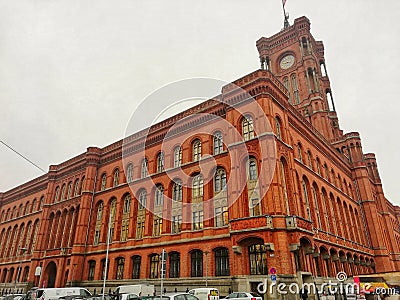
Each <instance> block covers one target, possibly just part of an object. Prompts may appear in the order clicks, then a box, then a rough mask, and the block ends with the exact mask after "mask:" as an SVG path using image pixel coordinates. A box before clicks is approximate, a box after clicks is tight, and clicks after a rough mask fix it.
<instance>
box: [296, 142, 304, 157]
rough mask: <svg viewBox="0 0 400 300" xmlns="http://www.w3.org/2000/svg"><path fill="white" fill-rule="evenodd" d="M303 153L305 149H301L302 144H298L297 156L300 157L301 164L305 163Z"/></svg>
mask: <svg viewBox="0 0 400 300" xmlns="http://www.w3.org/2000/svg"><path fill="white" fill-rule="evenodd" d="M302 152H303V149H302V147H301V144H300V143H298V144H297V156H298V158H299V160H300V162H303V154H302Z"/></svg>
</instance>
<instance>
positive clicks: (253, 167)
mask: <svg viewBox="0 0 400 300" xmlns="http://www.w3.org/2000/svg"><path fill="white" fill-rule="evenodd" d="M248 178H249V180H257V179H258V170H257V161H256V160H255V159H254V158H251V159H250V160H249V164H248Z"/></svg>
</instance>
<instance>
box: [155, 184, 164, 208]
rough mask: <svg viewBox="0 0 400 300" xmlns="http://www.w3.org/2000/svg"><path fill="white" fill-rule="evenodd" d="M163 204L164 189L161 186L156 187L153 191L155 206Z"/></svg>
mask: <svg viewBox="0 0 400 300" xmlns="http://www.w3.org/2000/svg"><path fill="white" fill-rule="evenodd" d="M163 202H164V187H163V186H162V185H161V184H158V185H157V186H156V191H155V202H154V205H155V206H162V205H163Z"/></svg>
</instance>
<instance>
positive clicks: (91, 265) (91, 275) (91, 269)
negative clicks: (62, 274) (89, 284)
mask: <svg viewBox="0 0 400 300" xmlns="http://www.w3.org/2000/svg"><path fill="white" fill-rule="evenodd" d="M95 267H96V262H95V261H93V260H91V261H90V262H89V275H88V280H94V269H95Z"/></svg>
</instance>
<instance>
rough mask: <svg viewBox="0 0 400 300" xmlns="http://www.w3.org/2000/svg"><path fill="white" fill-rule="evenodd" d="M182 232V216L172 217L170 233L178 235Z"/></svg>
mask: <svg viewBox="0 0 400 300" xmlns="http://www.w3.org/2000/svg"><path fill="white" fill-rule="evenodd" d="M181 230H182V216H172V228H171V232H172V233H179V232H181Z"/></svg>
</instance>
